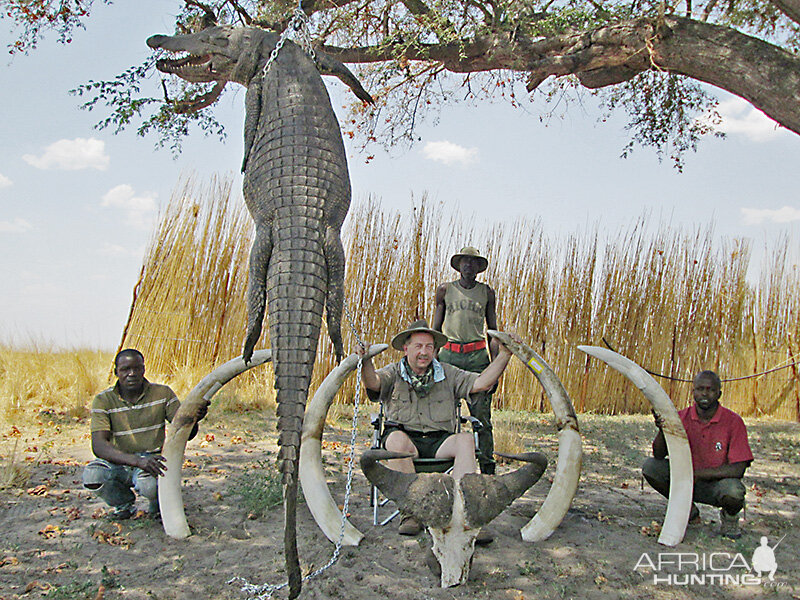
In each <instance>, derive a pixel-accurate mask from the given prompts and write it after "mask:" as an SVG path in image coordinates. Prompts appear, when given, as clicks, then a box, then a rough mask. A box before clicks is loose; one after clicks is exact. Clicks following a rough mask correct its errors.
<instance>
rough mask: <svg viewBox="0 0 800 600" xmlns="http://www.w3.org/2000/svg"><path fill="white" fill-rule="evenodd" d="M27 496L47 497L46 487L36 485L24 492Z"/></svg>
mask: <svg viewBox="0 0 800 600" xmlns="http://www.w3.org/2000/svg"><path fill="white" fill-rule="evenodd" d="M25 491H26V492H27V494H28V495H29V496H47V486H46V485H37V486H36V487H32V488H28V489H27V490H25Z"/></svg>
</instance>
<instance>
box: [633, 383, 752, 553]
mask: <svg viewBox="0 0 800 600" xmlns="http://www.w3.org/2000/svg"><path fill="white" fill-rule="evenodd" d="M692 395H693V396H694V404H693V405H692V406H689V407H688V408H684V409H683V410H682V411H680V412H679V413H678V414H679V415H680V418H681V422H682V423H683V428H684V429H685V430H686V435H687V437H688V438H689V447H690V449H691V452H692V467H693V469H694V498H693V500H694V502H700V503H701V504H710V505H712V506H718V507H720V511H719V516H720V534H721V535H724V536H726V537H729V538H731V539H737V538H739V537H741V535H742V534H741V531H740V530H739V511H741V510H742V507H744V496H745V487H744V484H743V483H742V477H744V472H745V471H746V470H747V467H749V466H750V463H751V462H752V461H753V453H752V452H751V451H750V445H749V444H748V442H747V428H746V427H745V425H744V421H742V418H741V417H740V416H739V415H737V414H736V413H735V412H733V411H731V410H728V409H727V408H725V407H724V406H721V405H720V403H719V399H720V397H721V396H722V384H721V382H720V378H719V376H718V375H717V374H716V373H715V372H714V371H701V372H700V373H698V374H697V375H696V376H695V378H694V382H693V385H692ZM656 426H657V427H658V433H657V434H656V437H655V439H654V440H653V458H648V459H647V460H646V461H645V463H644V465H643V466H642V474H643V475H644V478H645V479H647V482H648V483H649V484H650V485H651V486H653V488H654V489H655V490H656V491H657V492H658V493H659V494H661V495H662V496H665V497H669V461H668V460H666V459H665V457H666V455H667V443H666V440H665V439H664V433H663V431H662V430H661V427H662V423H660V422H659V419H656ZM699 516H700V511H699V510H698V508H697V506H695V504H692V511H691V513H690V516H689V520H690V521H691V520H693V519H696V518H697V517H699Z"/></svg>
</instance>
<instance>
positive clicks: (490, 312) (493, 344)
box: [486, 285, 500, 360]
mask: <svg viewBox="0 0 800 600" xmlns="http://www.w3.org/2000/svg"><path fill="white" fill-rule="evenodd" d="M486 287H487V289H488V298H487V300H486V328H487V329H494V330H495V331H496V330H497V296H496V295H495V293H494V290H493V289H492V288H490V287H489V286H488V285H487V286H486ZM499 352H500V342H498V341H497V340H496V339H495V338H491V339H490V340H489V356H490V357H491V358H492V360H494V359H495V358H497V354H498V353H499Z"/></svg>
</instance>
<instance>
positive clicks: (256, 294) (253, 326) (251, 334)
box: [242, 224, 272, 363]
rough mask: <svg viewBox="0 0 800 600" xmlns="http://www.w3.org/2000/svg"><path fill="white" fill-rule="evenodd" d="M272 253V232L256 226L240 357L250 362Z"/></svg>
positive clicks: (262, 316)
mask: <svg viewBox="0 0 800 600" xmlns="http://www.w3.org/2000/svg"><path fill="white" fill-rule="evenodd" d="M271 255H272V234H271V231H270V228H269V226H268V225H266V224H264V225H260V226H257V227H256V239H255V241H254V242H253V248H252V249H251V250H250V271H249V273H248V284H247V337H246V338H245V341H244V350H243V351H242V359H243V360H244V362H246V363H248V362H250V359H251V358H252V356H253V349H254V348H255V346H256V343H257V342H258V338H259V337H261V327H262V325H263V323H264V309H265V308H266V298H267V267H269V258H270V256H271Z"/></svg>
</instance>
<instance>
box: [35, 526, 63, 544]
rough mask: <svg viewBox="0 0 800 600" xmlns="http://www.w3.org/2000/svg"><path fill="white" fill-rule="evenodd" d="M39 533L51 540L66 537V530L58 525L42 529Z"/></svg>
mask: <svg viewBox="0 0 800 600" xmlns="http://www.w3.org/2000/svg"><path fill="white" fill-rule="evenodd" d="M37 533H38V534H39V535H41V536H44V538H45V539H47V540H49V539H51V538H54V537H59V536H62V535H64V530H63V529H61V527H59V526H58V525H47V526H45V527H44V528H43V529H40V530H39V531H38V532H37Z"/></svg>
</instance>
